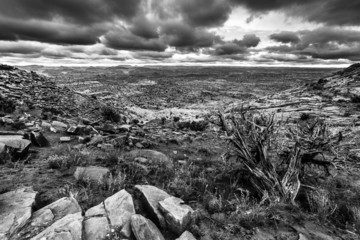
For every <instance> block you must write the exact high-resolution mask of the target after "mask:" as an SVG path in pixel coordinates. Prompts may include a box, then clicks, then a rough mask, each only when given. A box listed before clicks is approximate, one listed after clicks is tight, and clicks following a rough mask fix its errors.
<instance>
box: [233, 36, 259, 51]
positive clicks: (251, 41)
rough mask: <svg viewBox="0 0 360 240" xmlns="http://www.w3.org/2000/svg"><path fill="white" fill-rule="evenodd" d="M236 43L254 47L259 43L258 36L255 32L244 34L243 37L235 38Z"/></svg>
mask: <svg viewBox="0 0 360 240" xmlns="http://www.w3.org/2000/svg"><path fill="white" fill-rule="evenodd" d="M235 42H236V43H237V44H238V45H244V46H245V47H247V48H250V47H256V46H257V45H258V44H259V43H260V38H259V37H258V36H256V35H255V34H246V35H244V37H243V39H242V40H240V41H238V40H235Z"/></svg>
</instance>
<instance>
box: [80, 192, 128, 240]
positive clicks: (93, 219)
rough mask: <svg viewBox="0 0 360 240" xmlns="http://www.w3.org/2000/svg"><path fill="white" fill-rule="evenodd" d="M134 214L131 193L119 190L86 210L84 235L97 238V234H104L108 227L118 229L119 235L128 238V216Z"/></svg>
mask: <svg viewBox="0 0 360 240" xmlns="http://www.w3.org/2000/svg"><path fill="white" fill-rule="evenodd" d="M134 214H135V208H134V203H133V200H132V197H131V195H130V194H129V193H128V192H127V191H125V190H121V191H120V192H118V193H116V194H114V195H113V196H111V197H109V198H107V199H106V200H105V201H104V202H102V203H100V204H99V205H97V206H95V207H92V208H90V209H89V210H87V211H86V213H85V219H86V220H85V236H87V237H88V238H87V239H97V237H99V236H103V235H106V234H107V233H108V232H109V231H110V229H116V230H120V235H121V237H124V238H129V237H130V235H131V229H130V218H131V216H132V215H134ZM105 220H106V221H105ZM97 222H98V223H97Z"/></svg>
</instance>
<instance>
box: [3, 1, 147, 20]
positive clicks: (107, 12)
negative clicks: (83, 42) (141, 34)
mask: <svg viewBox="0 0 360 240" xmlns="http://www.w3.org/2000/svg"><path fill="white" fill-rule="evenodd" d="M140 3H141V0H51V1H49V0H25V1H24V0H1V8H0V15H2V16H7V17H10V18H15V19H25V20H28V19H42V20H52V19H54V18H62V19H64V20H65V21H66V22H75V23H80V24H89V23H96V22H103V21H106V20H109V19H112V18H114V17H119V18H125V19H130V18H132V17H133V16H134V15H135V14H136V13H137V12H138V10H139V6H140Z"/></svg>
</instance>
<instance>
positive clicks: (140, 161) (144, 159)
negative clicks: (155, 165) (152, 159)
mask: <svg viewBox="0 0 360 240" xmlns="http://www.w3.org/2000/svg"><path fill="white" fill-rule="evenodd" d="M134 161H135V162H138V163H143V164H144V163H147V162H148V160H147V159H146V158H143V157H137V158H135V159H134Z"/></svg>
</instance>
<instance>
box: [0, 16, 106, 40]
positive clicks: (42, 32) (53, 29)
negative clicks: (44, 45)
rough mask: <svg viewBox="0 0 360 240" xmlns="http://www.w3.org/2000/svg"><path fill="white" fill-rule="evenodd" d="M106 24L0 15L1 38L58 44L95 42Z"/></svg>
mask: <svg viewBox="0 0 360 240" xmlns="http://www.w3.org/2000/svg"><path fill="white" fill-rule="evenodd" d="M104 27H106V26H105V25H93V26H84V27H82V26H75V25H71V24H64V23H57V22H46V21H40V20H29V21H26V22H24V21H21V20H15V19H9V18H3V17H0V29H1V31H2V32H4V33H6V34H3V35H0V40H9V39H11V40H34V41H39V42H48V43H58V44H85V45H86V44H94V43H96V42H97V41H98V36H100V35H101V34H102V33H104Z"/></svg>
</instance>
